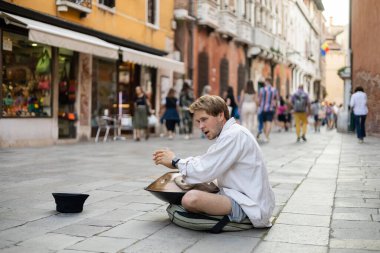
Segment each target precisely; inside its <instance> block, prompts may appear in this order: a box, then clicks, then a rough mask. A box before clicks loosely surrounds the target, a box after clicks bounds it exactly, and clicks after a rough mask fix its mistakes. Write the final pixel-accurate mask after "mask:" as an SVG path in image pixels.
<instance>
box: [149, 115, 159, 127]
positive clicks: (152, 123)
mask: <svg viewBox="0 0 380 253" xmlns="http://www.w3.org/2000/svg"><path fill="white" fill-rule="evenodd" d="M157 124H158V119H157V117H156V115H154V114H152V115H150V116H149V117H148V126H150V127H154V126H156V125H157Z"/></svg>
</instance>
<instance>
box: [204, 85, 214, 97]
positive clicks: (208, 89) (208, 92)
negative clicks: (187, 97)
mask: <svg viewBox="0 0 380 253" xmlns="http://www.w3.org/2000/svg"><path fill="white" fill-rule="evenodd" d="M211 90H212V89H211V86H210V85H205V86H204V87H203V90H202V96H204V95H211Z"/></svg>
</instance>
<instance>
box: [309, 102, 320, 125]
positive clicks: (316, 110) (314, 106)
mask: <svg viewBox="0 0 380 253" xmlns="http://www.w3.org/2000/svg"><path fill="white" fill-rule="evenodd" d="M310 110H311V114H312V116H313V118H314V132H320V131H321V129H320V122H319V114H320V110H321V107H320V104H319V100H318V99H316V100H314V102H313V103H311V106H310Z"/></svg>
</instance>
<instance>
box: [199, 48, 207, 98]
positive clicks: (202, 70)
mask: <svg viewBox="0 0 380 253" xmlns="http://www.w3.org/2000/svg"><path fill="white" fill-rule="evenodd" d="M206 85H209V83H208V55H207V53H206V52H201V53H199V55H198V96H201V95H202V91H203V87H205V86H206Z"/></svg>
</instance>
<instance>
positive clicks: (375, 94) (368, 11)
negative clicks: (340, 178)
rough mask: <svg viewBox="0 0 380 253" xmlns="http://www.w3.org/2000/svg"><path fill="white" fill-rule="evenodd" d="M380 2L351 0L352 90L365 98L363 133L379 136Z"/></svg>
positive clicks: (374, 0)
mask: <svg viewBox="0 0 380 253" xmlns="http://www.w3.org/2000/svg"><path fill="white" fill-rule="evenodd" d="M379 10H380V2H379V1H376V0H360V1H359V0H351V5H350V12H351V15H350V19H351V20H350V21H351V22H350V24H351V34H350V38H351V51H352V58H351V59H352V61H351V73H352V91H354V90H355V88H356V87H358V86H362V87H363V88H364V91H365V93H366V94H367V96H368V111H369V112H368V115H367V121H366V131H367V133H369V134H373V135H380V105H379V102H378V101H379V99H380V70H379V67H378V66H379V64H380V58H379V57H378V56H379V55H380V48H379V46H378V45H379V43H380V36H379V34H380V27H379V25H378V24H379V23H380V17H379V15H378V13H379Z"/></svg>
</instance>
